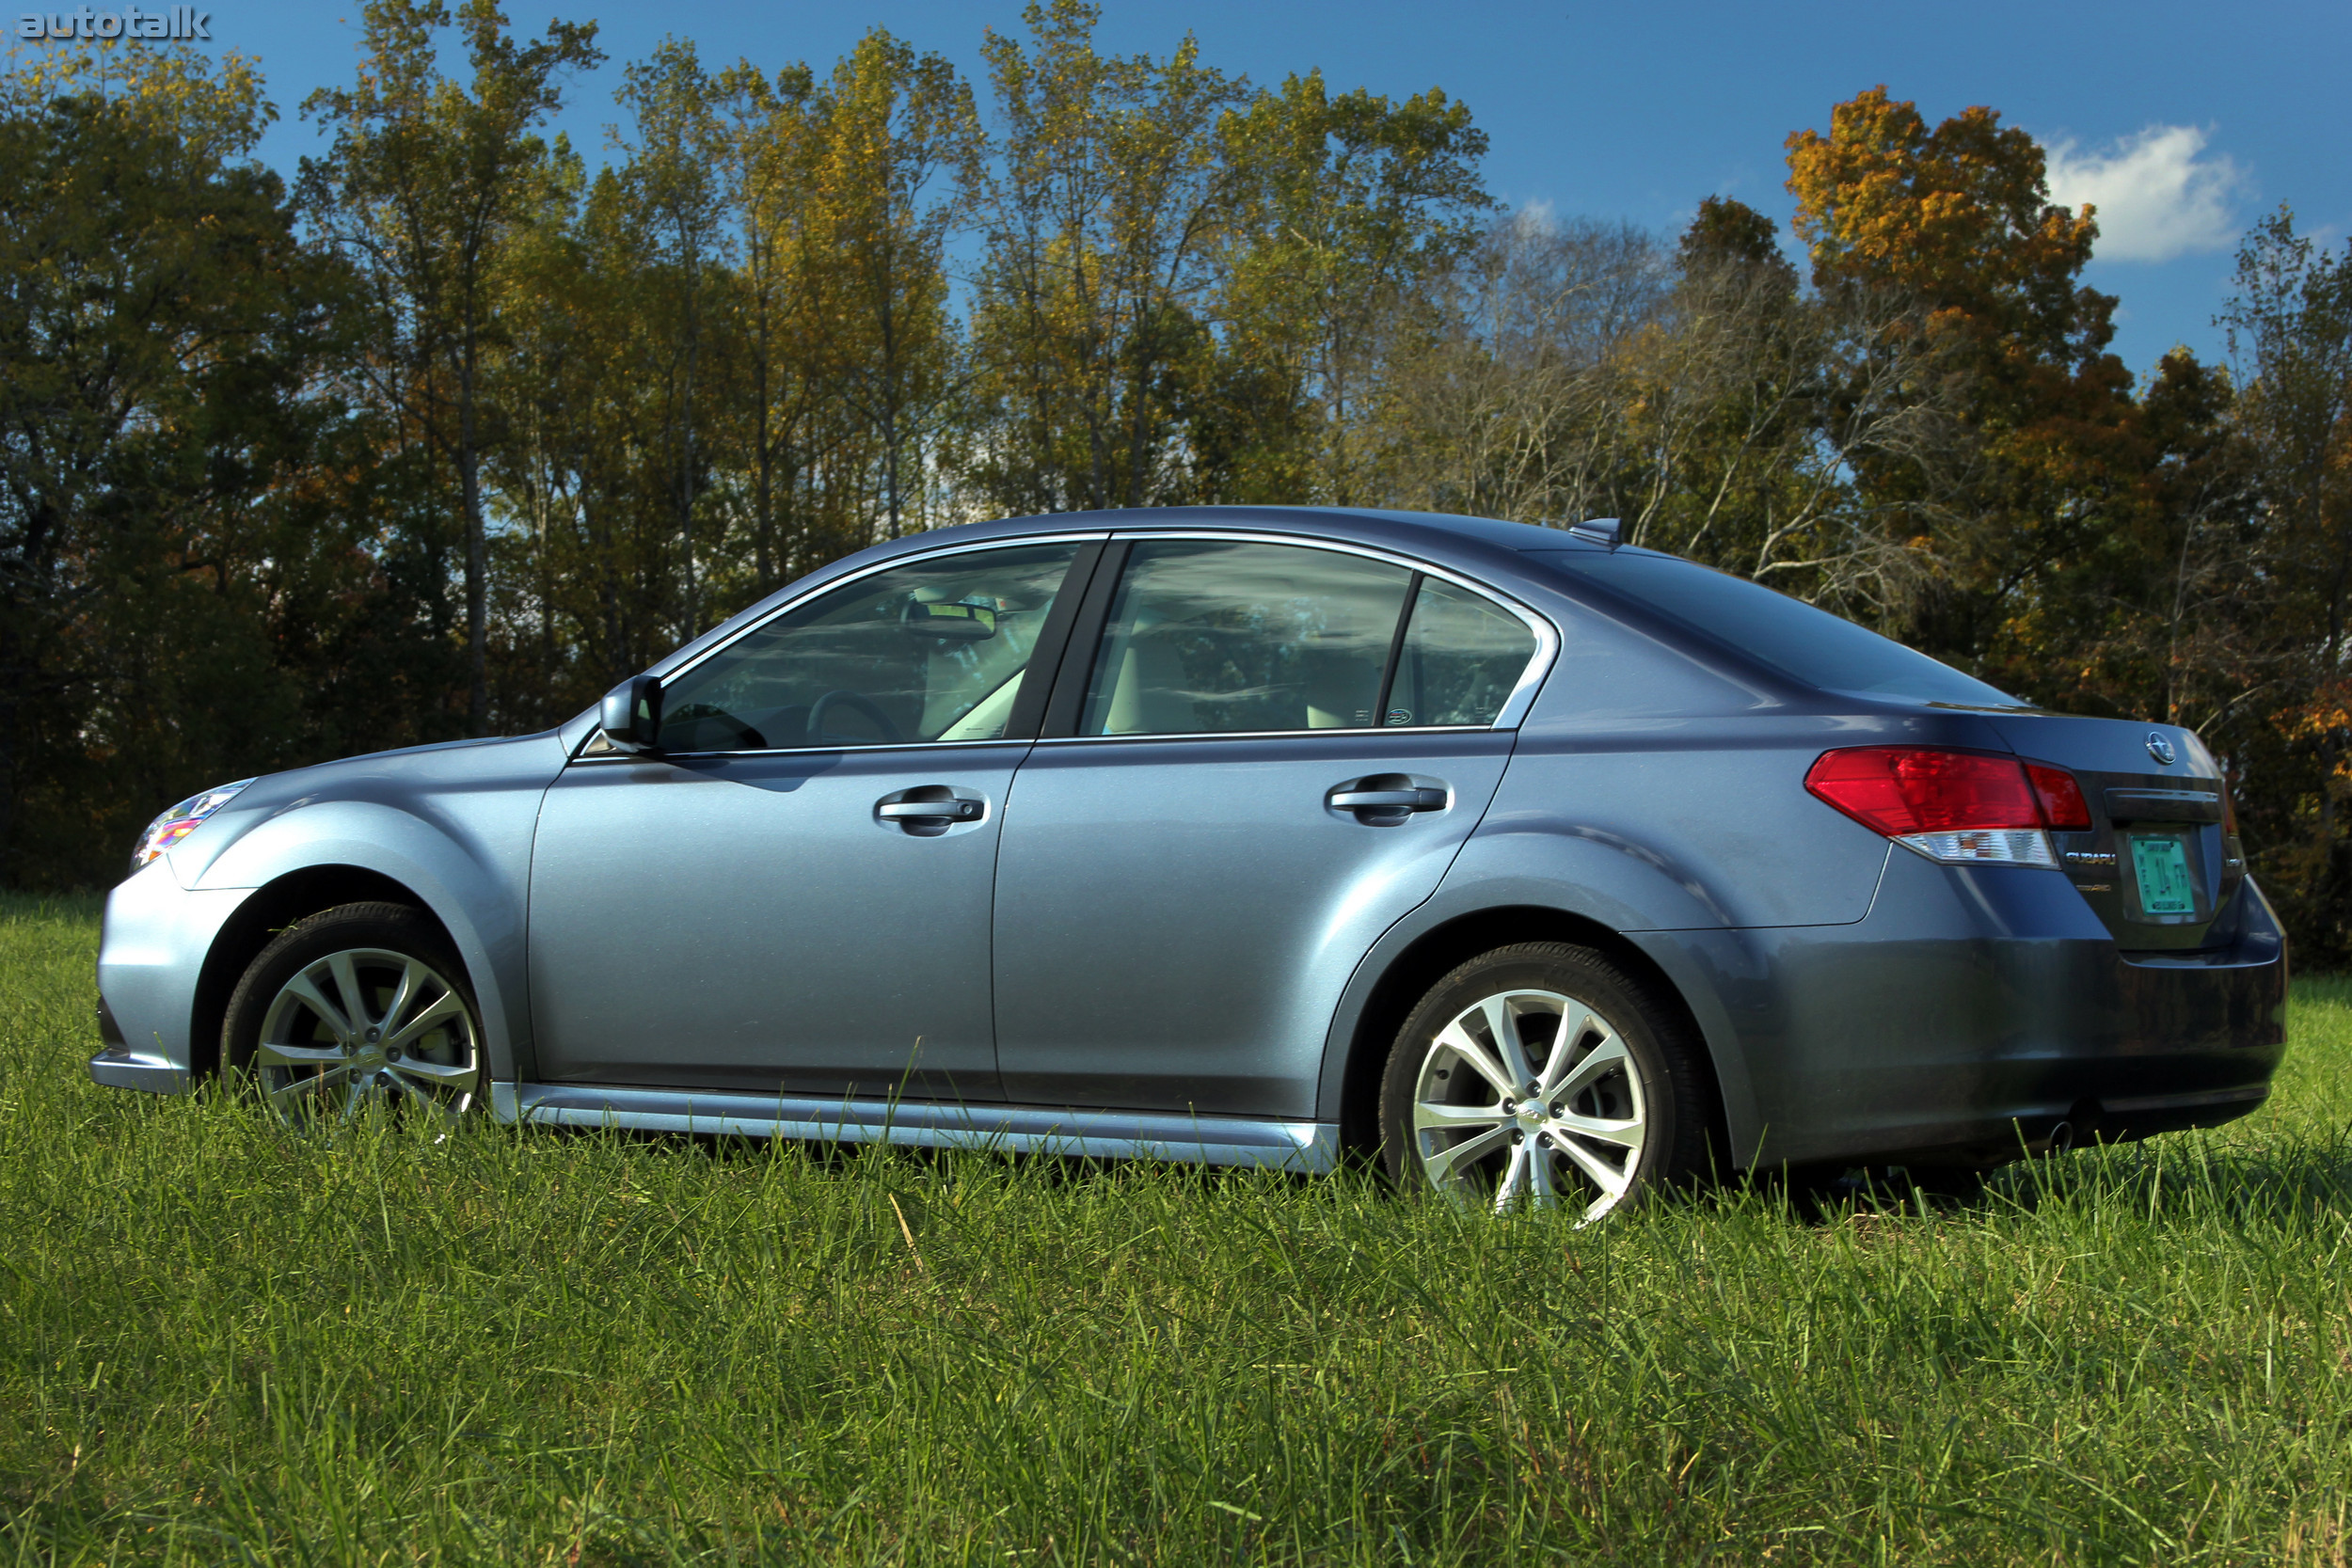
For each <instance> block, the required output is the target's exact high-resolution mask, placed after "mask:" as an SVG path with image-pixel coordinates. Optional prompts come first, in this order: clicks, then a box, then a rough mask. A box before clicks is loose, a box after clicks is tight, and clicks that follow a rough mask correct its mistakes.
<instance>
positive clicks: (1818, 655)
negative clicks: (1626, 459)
mask: <svg viewBox="0 0 2352 1568" xmlns="http://www.w3.org/2000/svg"><path fill="white" fill-rule="evenodd" d="M1527 553H1528V554H1529V555H1530V556H1531V557H1534V558H1535V559H1538V560H1541V561H1543V562H1546V563H1547V564H1549V565H1553V566H1557V567H1560V568H1563V569H1564V570H1565V571H1566V572H1568V573H1569V574H1570V575H1572V576H1574V577H1577V578H1582V579H1583V580H1585V581H1587V582H1592V583H1595V584H1597V585H1598V586H1600V587H1601V588H1604V589H1606V590H1608V591H1610V592H1611V593H1613V594H1617V595H1618V596H1619V597H1621V598H1626V599H1630V600H1632V601H1633V602H1634V603H1635V604H1638V605H1641V606H1642V607H1644V608H1645V609H1647V610H1652V611H1654V612H1655V613H1657V614H1659V615H1661V616H1664V617H1665V618H1666V619H1668V620H1670V621H1673V622H1675V623H1677V625H1679V626H1685V627H1688V628H1689V629H1690V630H1692V631H1694V632H1696V633H1698V634H1699V635H1700V636H1702V637H1707V638H1711V639H1712V640H1714V641H1718V642H1722V643H1724V644H1726V645H1728V646H1730V647H1732V648H1734V649H1737V650H1738V651H1739V652H1740V653H1743V654H1746V655H1748V656H1749V657H1753V658H1756V659H1757V660H1759V661H1761V662H1763V663H1765V664H1768V665H1771V666H1772V668H1773V669H1775V670H1778V671H1780V672H1781V673H1784V674H1786V675H1788V676H1790V677H1791V678H1793V679H1795V680H1799V681H1802V682H1804V684H1805V685H1807V686H1817V687H1820V688H1821V689H1824V690H1829V691H1851V692H1856V693H1860V694H1862V695H1865V696H1873V697H1903V698H1909V699H1911V700H1912V701H1914V702H1922V703H1954V704H1958V705H1962V706H1964V707H2009V708H2014V707H2025V706H2026V704H2025V703H2021V702H2020V701H2018V700H2017V699H2016V698H2015V697H2012V696H2010V694H2009V693H2008V692H2006V691H2002V690H1999V689H1995V688H1994V687H1991V686H1987V685H1986V684H1985V683H1984V682H1982V681H1980V680H1978V679H1977V678H1976V677H1975V676H1973V675H1964V674H1963V673H1960V672H1959V671H1958V670H1955V669H1953V668H1952V667H1951V666H1950V665H1948V664H1945V663H1942V662H1940V661H1939V660H1936V659H1932V658H1930V657H1928V656H1927V655H1925V654H1923V653H1920V652H1918V651H1917V650H1916V649H1913V648H1906V647H1904V646H1903V645H1902V644H1901V643H1900V642H1897V641H1893V640H1891V639H1889V638H1884V637H1881V636H1880V635H1879V634H1878V633H1877V632H1874V631H1870V630H1868V629H1867V628H1865V627H1862V626H1855V625H1854V624H1853V623H1852V622H1851V621H1848V620H1845V619H1843V618H1842V617H1839V616H1836V615H1832V614H1831V613H1830V612H1829V611H1827V610H1816V609H1815V608H1814V607H1813V606H1811V605H1809V604H1806V603H1804V601H1803V600H1800V599H1792V598H1790V597H1789V596H1788V594H1777V593H1774V592H1773V591H1772V589H1770V588H1767V587H1765V586H1764V585H1763V584H1761V583H1756V582H1750V581H1748V580H1747V579H1746V578H1735V577H1731V576H1729V575H1728V574H1726V573H1723V572H1718V571H1714V570H1712V569H1711V568H1708V567H1706V566H1701V565H1697V564H1695V563H1694V562H1688V561H1680V560H1677V559H1676V558H1675V557H1673V556H1665V555H1648V554H1642V555H1636V554H1633V553H1631V552H1630V551H1624V550H1619V551H1613V552H1610V553H1607V554H1604V553H1602V552H1600V551H1598V550H1530V551H1528V552H1527Z"/></svg>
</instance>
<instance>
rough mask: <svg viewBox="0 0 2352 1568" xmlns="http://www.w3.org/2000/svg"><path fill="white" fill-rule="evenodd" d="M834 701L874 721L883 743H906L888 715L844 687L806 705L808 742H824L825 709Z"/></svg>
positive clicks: (853, 738)
mask: <svg viewBox="0 0 2352 1568" xmlns="http://www.w3.org/2000/svg"><path fill="white" fill-rule="evenodd" d="M836 703H837V704H839V705H841V706H843V707H846V708H851V709H854V710H855V711H857V712H859V713H862V714H864V715H866V718H868V719H871V720H872V721H874V727H875V728H877V729H879V730H881V731H882V743H883V744H884V745H889V746H899V745H904V744H905V743H906V736H902V735H900V734H899V733H898V725H896V724H894V723H892V722H891V721H890V715H888V714H886V713H884V712H883V711H882V709H881V708H879V707H877V706H875V705H874V704H873V703H872V702H871V701H870V700H868V699H867V698H866V696H864V695H863V694H861V693H859V692H855V691H851V690H850V689H848V688H846V687H845V688H842V689H839V690H834V691H828V692H826V693H825V694H824V695H823V696H821V697H819V698H818V699H817V700H816V701H815V702H813V703H811V704H809V705H808V719H807V721H806V728H807V733H808V739H809V743H810V744H812V745H817V746H822V745H823V744H824V743H825V714H826V712H827V710H829V709H830V708H832V707H833V706H834V704H836ZM846 738H848V739H850V740H851V741H852V742H854V743H856V744H858V745H865V744H867V742H866V741H865V740H863V739H862V738H860V737H858V736H848V737H846Z"/></svg>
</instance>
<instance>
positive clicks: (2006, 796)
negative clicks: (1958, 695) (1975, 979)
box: [1804, 746, 2081, 866]
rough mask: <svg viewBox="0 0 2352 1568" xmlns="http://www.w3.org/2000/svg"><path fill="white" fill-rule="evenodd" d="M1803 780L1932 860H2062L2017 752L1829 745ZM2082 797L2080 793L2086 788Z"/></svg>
mask: <svg viewBox="0 0 2352 1568" xmlns="http://www.w3.org/2000/svg"><path fill="white" fill-rule="evenodd" d="M2067 782H2068V783H2069V784H2072V783H2073V782H2074V781H2073V780H2071V779H2069V780H2068V781H2067ZM1804 787H1805V788H1807V789H1809V790H1811V791H1812V792H1813V793H1814V794H1816V795H1818V796H1820V798H1821V799H1822V800H1826V801H1828V802H1829V803H1830V804H1831V805H1833V806H1836V808H1837V809H1838V810H1839V811H1842V812H1844V813H1845V814H1846V815H1847V816H1851V817H1852V818H1853V819H1854V820H1855V821H1857V822H1859V823H1861V824H1862V825H1863V826H1864V827H1867V828H1870V829H1873V830H1875V831H1876V832H1882V833H1884V834H1885V835H1886V836H1887V837H1889V838H1891V839H1895V840H1897V841H1898V842H1899V843H1902V844H1905V845H1907V846H1909V847H1912V848H1914V849H1916V850H1918V851H1919V852H1920V853H1921V854H1923V855H1926V856H1928V857H1929V858H1930V859H1931V860H1939V861H1946V862H1949V863H1955V864H1961V863H1991V864H2006V865H2041V866H2055V865H2056V864H2057V863H2058V857H2057V856H2055V855H2054V854H2052V853H2051V852H2050V841H2049V839H2048V838H2046V837H2045V836H2043V834H2042V803H2041V800H2039V798H2038V797H2037V796H2036V794H2035V789H2034V785H2033V784H2032V782H2030V781H2029V780H2028V779H2027V778H2026V769H2025V766H2024V765H2023V764H2021V763H2020V762H2018V760H2017V759H2016V758H2015V757H2004V756H1990V755H1987V754H1985V753H1983V752H1944V751H1937V750H1935V749H1934V748H1932V747H1927V746H1855V747H1851V748H1849V749H1847V750H1844V751H1837V752H1822V753H1821V755H1820V758H1819V759H1818V760H1817V761H1816V762H1815V763H1814V764H1813V766H1812V768H1810V769H1808V770H1807V771H1806V773H1805V776H1804ZM2075 796H2076V799H2077V800H2079V799H2080V798H2081V791H2080V790H2076V791H2075Z"/></svg>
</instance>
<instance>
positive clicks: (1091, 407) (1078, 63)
mask: <svg viewBox="0 0 2352 1568" xmlns="http://www.w3.org/2000/svg"><path fill="white" fill-rule="evenodd" d="M1022 15H1023V17H1024V19H1025V21H1026V22H1027V24H1028V26H1029V31H1030V34H1031V38H1032V47H1031V49H1029V50H1024V49H1023V48H1022V46H1021V45H1020V43H1019V42H1018V41H1016V40H1012V39H1009V38H1006V37H1004V36H1002V35H1000V34H997V33H995V32H993V31H992V32H991V33H989V35H988V37H987V41H986V42H985V43H984V44H983V46H982V50H981V53H982V54H983V55H985V56H986V57H987V60H988V64H989V72H990V77H991V81H992V83H993V87H994V90H995V103H996V113H997V119H998V120H999V123H1000V130H999V133H998V138H997V141H996V143H995V146H994V149H993V154H994V155H993V160H992V161H991V163H989V164H988V165H986V166H977V167H975V168H973V169H972V170H970V171H969V174H968V179H969V181H970V182H971V191H972V201H973V204H974V213H975V216H976V220H977V223H978V225H979V228H980V231H981V239H982V244H983V246H984V255H983V259H982V261H981V264H980V275H979V278H978V288H977V299H976V301H975V305H974V310H973V335H974V353H975V356H976V357H977V375H978V384H979V385H978V390H979V394H980V396H981V398H982V399H983V401H984V402H985V404H987V407H988V428H987V429H985V430H984V431H983V432H981V433H978V434H977V436H976V440H977V447H978V450H977V452H976V454H975V458H974V461H973V462H972V464H971V473H972V477H973V479H974V481H975V482H976V483H977V487H978V488H979V489H980V491H981V492H982V493H984V494H986V495H987V496H989V498H990V499H993V500H994V501H996V502H997V504H999V505H1001V506H1003V507H1005V508H1007V509H1008V510H1029V511H1037V512H1056V511H1061V510H1065V509H1069V508H1080V507H1093V508H1100V507H1112V506H1141V505H1144V504H1146V503H1148V502H1150V501H1152V500H1155V499H1160V498H1162V497H1163V496H1164V495H1166V494H1168V492H1169V491H1171V490H1173V489H1175V488H1176V487H1177V486H1178V484H1179V483H1180V480H1181V472H1180V460H1181V452H1180V451H1178V450H1177V449H1176V445H1175V437H1176V433H1177V408H1178V404H1179V397H1180V389H1179V381H1180V377H1181V376H1182V375H1183V374H1184V372H1185V371H1186V369H1188V368H1189V367H1190V366H1191V365H1192V364H1195V363H1197V360H1198V356H1200V353H1201V351H1202V349H1203V347H1204V344H1205V326H1204V325H1203V322H1202V320H1201V312H1202V309H1203V307H1204V305H1205V302H1206V301H1207V300H1208V299H1209V297H1210V296H1211V294H1212V293H1213V292H1214V290H1215V287H1216V279H1217V275H1216V267H1215V264H1214V256H1215V245H1214V242H1215V240H1216V234H1217V231H1218V226H1219V225H1220V224H1221V223H1223V222H1224V221H1225V219H1226V217H1227V215H1228V214H1229V212H1230V209H1231V205H1232V196H1233V191H1232V180H1231V177H1230V169H1229V167H1228V166H1227V165H1226V163H1225V161H1224V160H1223V159H1222V158H1221V157H1220V156H1219V153H1218V146H1217V138H1216V128H1217V125H1218V121H1219V117H1220V116H1221V115H1222V114H1223V113H1224V111H1225V110H1226V109H1228V108H1230V107H1232V106H1233V105H1234V104H1236V103H1238V102H1239V98H1240V92H1241V87H1240V85H1239V84H1237V83H1234V82H1232V81H1231V80H1229V79H1228V78H1227V77H1226V76H1225V75H1224V74H1223V73H1221V72H1219V71H1216V70H1213V69H1211V68H1209V67H1206V66H1203V65H1202V64H1201V63H1200V46H1199V44H1198V43H1197V42H1196V41H1195V40H1193V39H1192V38H1191V37H1190V36H1187V37H1186V38H1185V39H1184V42H1183V43H1181V44H1179V45H1178V46H1177V48H1176V50H1175V52H1174V53H1173V54H1171V55H1168V57H1167V58H1166V59H1164V60H1154V59H1152V57H1150V56H1149V55H1129V56H1105V55H1099V54H1097V53H1096V52H1095V49H1094V45H1093V36H1092V35H1093V30H1094V27H1095V25H1096V24H1097V23H1098V22H1099V21H1100V20H1101V12H1100V10H1099V9H1098V8H1096V7H1094V6H1092V5H1089V4H1087V3H1085V0H1053V4H1052V6H1051V7H1050V8H1048V7H1046V6H1042V5H1038V4H1034V3H1033V4H1031V5H1030V6H1028V7H1027V8H1025V10H1024V11H1023V13H1022Z"/></svg>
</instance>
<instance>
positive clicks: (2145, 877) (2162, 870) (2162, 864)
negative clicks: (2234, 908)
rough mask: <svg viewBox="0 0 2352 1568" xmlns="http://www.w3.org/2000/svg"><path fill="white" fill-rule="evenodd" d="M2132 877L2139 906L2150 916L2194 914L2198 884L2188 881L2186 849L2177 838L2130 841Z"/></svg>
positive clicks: (2136, 839)
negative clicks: (2137, 886)
mask: <svg viewBox="0 0 2352 1568" xmlns="http://www.w3.org/2000/svg"><path fill="white" fill-rule="evenodd" d="M2132 875H2133V877H2134V878H2136V879H2137V880H2138V882H2139V907H2140V909H2141V910H2142V911H2145V912H2146V913H2149V914H2195V913H2196V912H2197V885H2196V884H2195V883H2194V882H2192V881H2190V880H2189V879H2188V846H2187V845H2186V844H2185V843H2183V842H2182V841H2181V840H2179V839H2177V838H2135V839H2133V840H2132Z"/></svg>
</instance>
